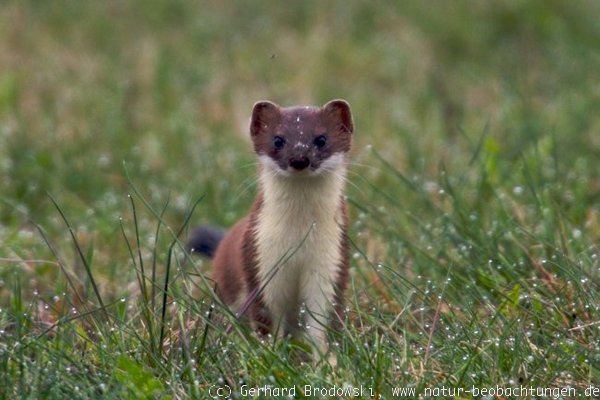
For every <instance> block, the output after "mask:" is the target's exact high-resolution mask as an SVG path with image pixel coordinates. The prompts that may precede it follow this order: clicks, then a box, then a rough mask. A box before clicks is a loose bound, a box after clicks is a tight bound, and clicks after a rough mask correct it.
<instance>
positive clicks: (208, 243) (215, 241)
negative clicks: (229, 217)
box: [185, 225, 225, 258]
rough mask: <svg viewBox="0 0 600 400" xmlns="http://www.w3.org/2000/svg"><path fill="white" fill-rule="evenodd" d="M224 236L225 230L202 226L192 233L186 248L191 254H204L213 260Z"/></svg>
mask: <svg viewBox="0 0 600 400" xmlns="http://www.w3.org/2000/svg"><path fill="white" fill-rule="evenodd" d="M224 236H225V231H224V230H223V229H221V228H216V227H213V226H208V225H202V226H199V227H197V228H195V229H194V230H193V231H192V233H191V235H190V237H189V239H188V241H187V244H186V246H185V248H186V250H187V251H188V252H190V253H194V254H203V255H205V256H206V257H209V258H212V256H214V255H215V251H216V250H217V246H218V245H219V243H220V242H221V240H222V239H223V237H224Z"/></svg>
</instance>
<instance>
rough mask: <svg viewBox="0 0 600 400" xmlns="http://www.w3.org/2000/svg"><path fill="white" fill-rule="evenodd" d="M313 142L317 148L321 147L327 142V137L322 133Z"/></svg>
mask: <svg viewBox="0 0 600 400" xmlns="http://www.w3.org/2000/svg"><path fill="white" fill-rule="evenodd" d="M313 143H314V144H315V146H317V148H318V149H322V148H323V147H325V144H327V138H326V137H325V136H324V135H321V136H317V137H316V138H315V140H314V142H313Z"/></svg>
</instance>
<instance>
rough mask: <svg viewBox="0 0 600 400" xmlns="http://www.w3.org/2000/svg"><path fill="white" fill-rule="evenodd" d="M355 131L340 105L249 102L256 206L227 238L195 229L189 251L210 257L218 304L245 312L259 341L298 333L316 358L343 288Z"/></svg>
mask: <svg viewBox="0 0 600 400" xmlns="http://www.w3.org/2000/svg"><path fill="white" fill-rule="evenodd" d="M353 131H354V127H353V122H352V115H351V112H350V106H349V105H348V103H346V102H345V101H344V100H333V101H330V102H328V103H327V104H325V105H324V106H322V107H309V106H306V107H305V106H302V107H288V108H284V107H280V106H278V105H276V104H274V103H271V102H268V101H261V102H258V103H256V104H255V105H254V108H253V110H252V117H251V122H250V137H251V139H252V143H253V146H254V151H255V153H256V155H257V156H258V160H259V170H258V173H259V191H258V196H257V198H256V201H255V202H254V205H253V206H252V209H251V211H250V213H249V214H248V215H247V216H246V217H244V218H243V219H241V220H240V221H238V222H237V223H236V224H235V226H233V228H231V229H230V230H229V231H228V232H227V233H225V234H220V233H219V232H218V231H216V230H214V229H211V228H207V227H201V228H198V229H197V230H196V231H195V232H194V233H193V234H192V238H191V240H190V242H189V244H188V247H189V248H193V249H194V251H195V252H199V253H203V254H205V255H208V256H209V257H210V256H214V260H213V279H214V280H215V282H216V288H217V293H218V295H219V296H220V297H221V299H222V300H223V301H224V302H225V303H227V304H228V305H229V306H230V307H232V308H235V309H236V310H237V311H239V312H246V310H247V311H248V314H249V315H250V316H251V318H252V319H253V320H254V322H255V324H256V327H257V328H258V330H260V331H261V332H263V333H266V332H276V333H284V334H296V333H298V332H299V329H298V327H299V326H302V327H304V328H305V329H306V330H307V332H308V335H309V336H310V337H311V338H312V340H313V341H314V343H315V344H316V347H315V349H316V350H318V351H319V352H321V353H322V354H323V353H325V352H327V349H328V347H327V338H326V334H325V333H326V327H327V326H328V321H329V320H330V319H331V318H333V319H334V320H337V321H339V320H340V318H341V311H342V295H343V292H344V289H345V288H346V286H347V281H348V251H349V250H348V237H347V235H348V216H347V212H346V201H345V195H344V186H345V185H344V183H345V175H346V169H347V162H348V153H349V150H350V147H351V143H352V136H353ZM240 308H243V309H242V310H240ZM332 322H334V321H332Z"/></svg>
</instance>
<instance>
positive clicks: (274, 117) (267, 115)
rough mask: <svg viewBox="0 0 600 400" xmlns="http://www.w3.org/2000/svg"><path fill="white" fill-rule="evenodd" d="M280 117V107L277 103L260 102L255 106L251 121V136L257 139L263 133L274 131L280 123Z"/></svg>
mask: <svg viewBox="0 0 600 400" xmlns="http://www.w3.org/2000/svg"><path fill="white" fill-rule="evenodd" d="M280 116H281V113H280V111H279V106H278V105H277V104H275V103H271V102H270V101H259V102H258V103H256V104H254V108H253V109H252V120H251V121H250V135H251V136H252V137H255V136H257V135H259V134H260V133H261V132H264V131H266V130H269V129H273V128H274V127H275V125H276V124H277V123H278V122H279V118H280Z"/></svg>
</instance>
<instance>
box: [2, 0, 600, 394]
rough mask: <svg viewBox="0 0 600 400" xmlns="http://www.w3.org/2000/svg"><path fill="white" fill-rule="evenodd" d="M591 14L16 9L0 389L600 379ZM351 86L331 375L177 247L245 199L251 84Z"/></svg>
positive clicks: (230, 214) (5, 66) (439, 9)
mask: <svg viewBox="0 0 600 400" xmlns="http://www.w3.org/2000/svg"><path fill="white" fill-rule="evenodd" d="M599 11H600V10H599V9H598V5H597V4H596V3H595V2H592V1H587V2H586V1H582V2H571V3H567V2H559V1H544V2H542V1H532V2H526V3H522V2H509V1H497V2H492V3H488V2H476V3H473V2H451V3H450V2H436V3H434V5H430V4H429V3H422V2H412V1H409V2H402V4H399V5H395V4H393V3H385V2H381V3H379V4H378V6H377V7H375V6H373V5H372V4H371V3H360V2H331V3H328V4H324V3H322V2H316V1H315V2H313V1H307V2H301V3H300V2H299V3H294V4H290V5H286V7H285V8H283V7H281V5H280V4H278V3H274V2H273V3H270V2H261V3H260V4H257V3H254V4H250V3H244V4H238V5H236V6H234V5H233V4H230V5H225V4H220V5H214V4H212V5H211V4H208V3H188V2H135V1H131V2H115V3H104V2H76V3H74V2H52V3H42V4H38V3H34V2H8V3H6V4H5V5H4V6H3V7H2V9H1V10H0V398H32V399H33V398H57V399H58V398H65V397H71V398H155V397H160V398H163V397H165V398H166V397H171V398H208V397H209V392H208V390H209V388H210V387H211V386H212V385H217V386H223V385H225V384H228V385H229V386H231V387H232V388H233V389H234V392H235V391H237V392H238V393H239V391H240V388H241V385H242V384H243V383H245V384H248V385H250V386H262V385H273V386H274V387H296V389H297V392H296V393H297V395H298V396H299V395H300V394H301V390H303V388H304V385H312V386H319V387H324V388H330V387H332V386H333V385H337V386H338V387H348V386H350V385H352V386H354V387H358V386H360V385H363V386H365V387H366V388H369V389H372V390H373V392H372V393H371V392H369V393H368V394H369V395H371V394H382V396H383V397H385V398H390V397H391V396H392V390H393V388H394V387H414V388H416V390H417V393H421V394H423V393H425V389H426V388H433V387H442V386H446V387H464V388H470V387H471V386H472V385H475V386H476V387H486V386H495V385H499V386H501V387H512V386H519V385H525V386H532V387H554V388H565V387H573V388H576V390H577V391H578V393H580V394H583V393H584V390H585V389H586V388H587V387H589V386H590V385H592V384H596V385H597V384H598V382H599V381H600V325H599V324H598V321H599V320H600V312H599V311H600V310H599V307H600V291H599V290H598V285H599V284H600V274H599V272H600V262H599V260H598V252H599V249H598V243H599V242H600V221H599V218H600V216H599V212H600V207H599V198H600V176H599V174H598V171H600V162H599V160H600V150H599V149H600V134H599V129H600V118H598V112H597V110H598V109H600V95H599V93H600V91H599V90H598V87H599V85H600V82H599V79H598V76H599V74H598V73H599V71H600V52H599V50H600V42H599V40H598V38H599V37H600V32H599V31H598V24H597V23H596V21H595V16H596V15H598V12H599ZM338 97H341V98H345V99H347V100H348V101H349V102H350V103H351V105H352V107H353V112H354V116H355V124H356V138H355V139H356V140H355V142H354V145H355V148H354V153H353V160H354V161H353V164H352V167H351V172H350V175H349V180H350V182H349V184H348V197H349V203H350V213H351V220H352V226H351V231H350V237H351V240H352V261H351V285H350V288H349V290H348V292H347V298H346V302H347V309H346V310H347V315H346V323H345V325H344V328H343V330H342V332H341V333H335V332H331V333H330V342H331V343H332V348H333V349H334V351H335V353H336V355H337V360H338V367H337V368H335V369H332V368H330V367H329V366H328V365H326V364H320V365H317V366H314V365H312V364H311V363H306V362H304V361H303V359H304V358H305V357H303V355H302V353H303V352H304V350H305V348H306V344H305V343H302V342H291V341H274V340H273V339H272V338H260V337H257V336H256V335H254V334H253V333H252V332H250V331H248V329H247V328H246V327H245V326H243V325H240V324H238V323H237V322H236V321H235V320H234V318H233V317H232V315H231V314H230V313H229V312H228V310H226V309H225V308H224V307H223V306H222V304H220V302H219V301H218V300H217V299H215V298H214V296H212V295H211V291H212V282H211V281H210V275H209V274H208V272H209V271H210V270H209V263H207V262H206V261H202V260H197V259H191V258H189V257H188V255H186V254H185V253H184V251H183V249H182V247H181V241H182V240H184V239H185V237H186V234H187V229H188V228H189V226H190V225H191V226H194V225H197V224H199V223H201V222H210V223H212V224H216V225H221V226H230V225H231V224H232V223H233V222H235V220H236V219H238V218H239V217H241V216H243V215H244V214H245V213H246V212H247V210H248V207H249V206H250V204H251V202H252V200H253V197H254V194H255V193H256V180H255V179H256V174H255V160H254V158H253V155H252V152H251V149H250V144H249V141H248V138H247V126H246V125H247V121H248V117H249V112H250V109H251V106H252V104H253V103H254V101H256V100H258V99H270V100H274V101H277V102H279V103H281V104H285V105H289V104H297V103H310V104H321V103H325V102H326V101H327V100H330V99H332V98H338ZM192 210H193V212H192ZM409 397H410V396H409ZM413 397H414V396H413ZM467 397H468V396H467Z"/></svg>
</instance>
